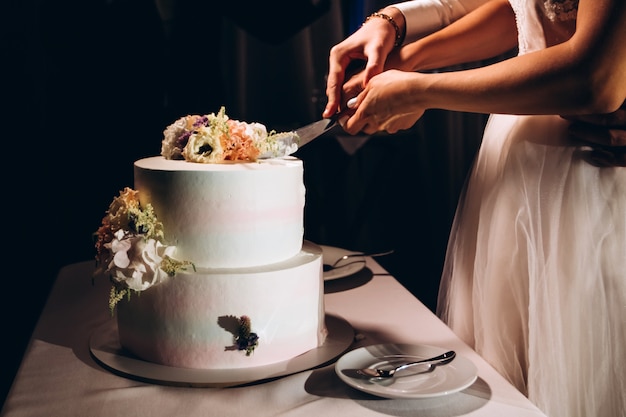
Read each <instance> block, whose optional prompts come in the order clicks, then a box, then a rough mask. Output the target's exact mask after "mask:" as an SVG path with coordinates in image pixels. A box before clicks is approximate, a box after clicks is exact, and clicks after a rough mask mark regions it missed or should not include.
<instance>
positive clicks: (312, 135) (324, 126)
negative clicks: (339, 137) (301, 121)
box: [295, 113, 339, 149]
mask: <svg viewBox="0 0 626 417" xmlns="http://www.w3.org/2000/svg"><path fill="white" fill-rule="evenodd" d="M338 121H339V113H337V114H335V115H334V116H332V117H330V118H328V119H321V120H318V121H317V122H313V123H311V124H308V125H306V126H304V127H301V128H299V129H297V130H296V131H295V133H296V135H298V138H299V140H298V149H301V148H302V147H303V146H304V145H306V144H308V143H309V142H311V141H312V140H313V139H316V138H318V137H320V136H322V135H323V134H324V133H326V132H328V131H329V130H330V129H332V128H333V127H335V126H336V125H337V122H338Z"/></svg>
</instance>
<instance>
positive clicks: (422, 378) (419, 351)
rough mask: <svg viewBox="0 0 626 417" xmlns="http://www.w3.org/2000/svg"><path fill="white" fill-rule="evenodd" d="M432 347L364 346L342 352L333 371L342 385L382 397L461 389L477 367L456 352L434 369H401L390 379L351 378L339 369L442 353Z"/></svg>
mask: <svg viewBox="0 0 626 417" xmlns="http://www.w3.org/2000/svg"><path fill="white" fill-rule="evenodd" d="M446 351H447V349H442V348H438V347H434V346H426V345H406V344H382V345H373V346H365V347H362V348H359V349H355V350H352V351H350V352H348V353H346V354H344V355H343V356H342V357H341V358H339V360H338V361H337V363H336V364H335V372H336V373H337V375H338V376H339V378H341V380H342V381H344V382H345V383H346V384H348V385H350V386H352V387H353V388H356V389H358V390H361V391H363V392H367V393H369V394H373V395H377V396H379V397H384V398H430V397H438V396H442V395H448V394H452V393H454V392H458V391H461V390H463V389H465V388H467V387H469V386H470V385H472V384H473V383H474V381H476V378H477V377H478V370H477V369H476V365H474V363H473V362H471V361H470V360H469V359H467V358H464V357H462V356H459V355H458V354H457V355H456V357H455V358H454V360H453V361H452V362H450V363H449V364H447V365H441V366H438V367H436V368H435V370H434V371H432V372H428V373H421V374H413V375H411V374H410V371H409V370H406V371H404V372H405V373H404V374H403V375H402V376H396V377H394V378H393V379H392V380H384V381H380V382H379V381H374V380H368V379H360V378H353V377H349V376H347V375H345V374H344V373H343V372H342V371H343V370H348V369H358V368H375V367H381V366H382V367H384V366H389V365H390V363H394V362H396V363H397V362H405V361H406V362H408V361H414V360H420V359H427V358H430V357H433V356H437V355H440V354H442V353H444V352H446Z"/></svg>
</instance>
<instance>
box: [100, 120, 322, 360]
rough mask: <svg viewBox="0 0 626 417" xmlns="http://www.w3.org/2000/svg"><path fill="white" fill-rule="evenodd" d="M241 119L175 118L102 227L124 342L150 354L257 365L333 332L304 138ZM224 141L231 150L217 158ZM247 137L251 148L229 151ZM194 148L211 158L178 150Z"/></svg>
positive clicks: (103, 261) (103, 264) (104, 264)
mask: <svg viewBox="0 0 626 417" xmlns="http://www.w3.org/2000/svg"><path fill="white" fill-rule="evenodd" d="M198 120H200V123H197V121H198ZM233 122H234V121H228V118H227V117H226V116H225V114H224V112H223V109H222V111H221V112H220V113H219V114H217V115H215V114H211V115H208V116H204V117H199V116H187V117H186V118H183V119H181V120H179V121H177V123H175V124H173V125H171V126H170V127H168V129H166V131H165V139H164V141H163V152H162V153H163V154H164V155H165V156H158V157H151V158H145V159H141V160H138V161H136V162H135V184H134V190H130V189H126V190H125V191H124V192H122V193H120V197H118V198H116V199H115V200H114V202H113V203H112V204H111V207H110V208H109V211H108V212H107V217H105V219H104V220H103V226H102V227H101V229H100V230H99V231H98V235H99V239H98V243H97V245H96V247H97V248H98V260H99V264H100V268H101V272H107V273H109V274H110V276H111V278H112V282H113V284H114V286H113V289H112V293H111V306H112V308H114V309H115V312H116V315H117V321H118V330H119V340H120V343H121V345H122V347H123V348H125V349H127V350H128V351H130V352H132V353H133V354H135V355H136V356H138V357H139V358H141V359H144V360H147V361H150V362H155V363H158V364H164V365H170V366H175V367H184V368H198V369H232V368H245V367H254V366H261V365H267V364H272V363H276V362H282V361H286V360H288V359H290V358H293V357H295V356H298V355H300V354H302V353H305V352H307V351H309V350H311V349H314V348H317V347H319V346H321V345H322V344H323V343H324V340H325V337H326V332H327V331H326V327H325V323H324V301H323V288H324V287H323V273H322V253H321V249H320V248H319V247H318V246H316V245H314V244H312V243H310V242H306V241H303V236H304V226H303V223H304V222H303V217H304V203H305V188H304V182H303V164H302V161H301V160H299V159H297V158H294V157H291V156H288V155H286V154H288V153H290V152H293V150H294V149H295V147H294V146H292V142H293V141H294V138H293V137H289V135H286V134H273V133H270V134H268V133H267V132H266V131H265V130H264V127H262V125H258V124H254V125H253V128H250V125H246V124H242V123H241V122H235V123H233ZM259 126H261V127H259ZM202 130H204V132H201V131H202ZM208 131H210V132H211V134H212V135H214V134H215V132H219V134H218V136H219V135H221V136H220V139H219V140H218V142H220V143H219V145H215V143H216V142H215V139H214V138H213V139H207V138H208V137H209V136H207V135H208V133H207V132H208ZM246 131H247V132H248V138H247V139H250V137H251V139H250V140H251V141H252V142H251V144H250V143H248V144H245V143H243V142H244V141H245V140H246V137H245V134H241V132H244V133H245V132H246ZM238 132H239V133H238ZM194 135H196V136H199V135H205V137H204V138H200V139H198V138H197V137H195V138H194ZM237 135H240V136H244V138H243V139H242V138H237V137H236V136H237ZM277 139H278V141H277ZM295 139H297V138H295ZM194 140H195V142H194ZM207 140H209V141H212V142H211V143H210V145H207ZM203 141H204V142H203ZM228 141H231V142H228ZM233 141H234V142H235V144H234V145H233V143H232V142H233ZM277 143H278V144H277ZM187 144H192V145H193V146H195V148H194V149H195V150H194V151H189V148H187V149H185V145H187ZM255 144H256V145H255ZM259 144H260V145H259ZM217 147H219V151H220V152H221V154H220V155H221V156H220V158H221V159H219V160H217V161H215V160H212V161H210V162H209V161H208V160H206V157H210V156H211V155H210V154H212V153H213V152H214V150H215V149H216V148H217ZM235 147H238V149H239V150H237V151H236V152H238V153H237V155H239V156H237V157H238V158H239V157H241V155H244V154H245V155H248V156H244V157H241V158H243V159H236V158H232V159H225V156H224V155H233V152H231V151H232V150H233V149H234V148H235ZM229 149H230V151H229ZM241 149H244V150H245V152H244V153H242V152H241ZM251 149H252V150H251ZM172 150H174V151H172ZM190 152H196V155H197V156H199V158H200V159H202V158H205V160H203V161H199V162H192V161H189V160H176V159H169V158H171V157H172V155H178V156H181V155H183V154H184V153H187V154H189V153H190ZM229 152H230V153H229ZM268 152H270V154H268ZM272 152H273V153H272ZM202 153H204V154H202ZM213 157H215V155H213ZM186 158H187V157H186ZM226 158H228V156H226ZM203 162H204V163H203Z"/></svg>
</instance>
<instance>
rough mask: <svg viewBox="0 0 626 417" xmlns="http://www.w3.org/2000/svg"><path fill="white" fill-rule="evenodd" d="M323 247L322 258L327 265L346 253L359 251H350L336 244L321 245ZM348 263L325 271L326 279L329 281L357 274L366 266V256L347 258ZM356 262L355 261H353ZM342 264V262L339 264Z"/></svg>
mask: <svg viewBox="0 0 626 417" xmlns="http://www.w3.org/2000/svg"><path fill="white" fill-rule="evenodd" d="M319 246H320V247H321V248H322V259H323V260H324V263H325V264H327V265H332V264H334V263H335V262H336V261H337V260H338V259H339V258H341V257H342V256H344V255H350V254H353V253H359V252H356V251H350V250H347V249H341V248H336V247H334V246H325V245H319ZM345 262H346V263H349V265H346V266H344V267H342V268H336V269H333V270H331V271H328V272H324V281H329V280H333V279H337V278H344V277H347V276H350V275H352V274H356V273H357V272H359V271H360V270H362V269H363V268H365V257H364V256H354V257H352V258H350V259H346V261H345ZM352 262H354V263H352ZM339 266H341V264H339Z"/></svg>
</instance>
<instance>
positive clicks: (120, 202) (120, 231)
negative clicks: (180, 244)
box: [94, 187, 195, 312]
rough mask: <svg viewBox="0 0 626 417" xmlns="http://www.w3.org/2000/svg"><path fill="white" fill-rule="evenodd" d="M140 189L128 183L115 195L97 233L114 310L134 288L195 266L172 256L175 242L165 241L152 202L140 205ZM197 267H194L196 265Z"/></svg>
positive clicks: (99, 263)
mask: <svg viewBox="0 0 626 417" xmlns="http://www.w3.org/2000/svg"><path fill="white" fill-rule="evenodd" d="M137 194H138V192H137V191H135V190H133V189H131V188H128V187H126V188H125V189H124V190H122V191H120V195H119V196H117V197H115V198H114V199H113V201H112V202H111V204H110V205H109V209H108V210H107V213H106V215H105V216H104V218H103V219H102V225H101V226H100V227H99V228H98V230H97V232H96V233H95V235H96V242H95V246H96V271H95V274H94V275H99V274H102V273H108V274H109V275H110V277H111V281H112V283H113V286H112V288H111V293H110V298H109V308H110V309H111V312H113V310H114V309H115V305H116V304H117V303H118V302H119V301H120V300H121V299H122V298H123V297H124V296H127V297H130V294H131V292H132V291H134V292H139V291H144V290H146V289H148V288H150V287H151V286H153V285H155V284H158V283H159V282H161V281H163V279H165V277H167V276H173V275H175V274H176V272H178V271H180V270H185V269H187V267H188V266H190V265H191V266H192V267H193V264H191V263H190V262H186V261H177V260H175V259H172V258H171V257H170V256H171V255H172V253H173V252H174V247H173V246H167V245H164V244H163V240H164V234H163V225H162V223H161V222H159V221H158V220H157V218H156V215H155V214H154V210H153V209H152V205H150V204H147V205H146V206H145V207H141V205H140V203H139V198H138V196H137ZM194 269H195V268H194Z"/></svg>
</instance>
